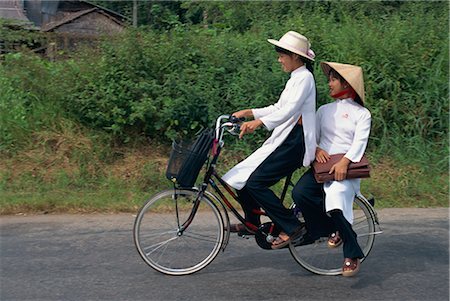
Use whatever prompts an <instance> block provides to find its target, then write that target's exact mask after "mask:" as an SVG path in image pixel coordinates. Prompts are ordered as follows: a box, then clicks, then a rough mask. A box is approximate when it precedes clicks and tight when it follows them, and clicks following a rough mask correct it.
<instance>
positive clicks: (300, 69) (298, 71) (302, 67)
mask: <svg viewBox="0 0 450 301" xmlns="http://www.w3.org/2000/svg"><path fill="white" fill-rule="evenodd" d="M304 70H306V66H305V65H303V66H301V67H298V68H297V69H295V70H294V71H292V72H291V78H292V77H294V76H296V75H298V74H300V73H302V72H303V71H304Z"/></svg>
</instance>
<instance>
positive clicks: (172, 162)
mask: <svg viewBox="0 0 450 301" xmlns="http://www.w3.org/2000/svg"><path fill="white" fill-rule="evenodd" d="M212 142H213V134H212V131H211V130H204V131H203V132H202V133H201V134H200V135H199V136H198V137H197V139H196V140H195V141H194V142H193V143H192V142H189V141H180V142H176V141H174V142H173V143H172V151H171V152H170V158H169V163H168V164H167V170H166V177H167V179H169V180H170V181H172V182H174V183H176V184H178V185H179V186H182V187H192V186H194V184H195V181H196V179H197V177H198V174H199V173H200V170H201V169H202V167H203V165H204V164H205V162H206V159H207V158H208V153H209V151H210V149H211V147H212Z"/></svg>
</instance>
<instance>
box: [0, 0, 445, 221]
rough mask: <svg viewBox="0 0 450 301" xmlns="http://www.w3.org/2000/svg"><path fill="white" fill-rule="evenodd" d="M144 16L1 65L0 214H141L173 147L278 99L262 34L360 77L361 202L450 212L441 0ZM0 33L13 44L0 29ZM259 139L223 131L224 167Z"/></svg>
mask: <svg viewBox="0 0 450 301" xmlns="http://www.w3.org/2000/svg"><path fill="white" fill-rule="evenodd" d="M97 2H101V1H97ZM108 3H109V4H108ZM103 4H104V5H111V6H114V5H119V4H117V3H115V2H105V3H103ZM128 5H129V4H128ZM141 5H144V4H141ZM111 8H112V9H116V10H120V9H123V10H124V12H123V13H126V12H127V9H128V8H127V7H126V5H125V4H123V6H122V7H121V6H116V7H111ZM148 9H149V16H152V14H154V15H155V16H156V15H157V16H159V19H158V18H156V17H155V18H149V19H148V20H147V19H142V20H141V21H140V22H141V23H143V24H141V26H140V27H138V28H136V29H131V28H130V29H129V30H127V31H126V32H125V33H124V34H122V35H120V36H117V37H115V38H113V39H111V38H108V39H105V41H103V42H101V43H100V44H99V46H98V47H95V48H92V47H90V48H80V49H79V50H78V51H77V52H73V53H60V54H59V55H60V56H59V59H57V60H56V61H53V62H52V61H49V60H47V59H46V58H44V57H40V56H37V55H35V54H33V53H31V52H30V51H28V50H27V49H26V48H24V49H23V50H22V51H20V52H17V53H10V54H6V55H2V56H1V57H0V87H1V93H0V156H1V159H0V214H16V213H20V212H124V211H125V212H135V211H136V210H137V208H138V207H139V206H140V205H141V204H142V202H143V201H144V200H145V199H146V198H147V197H149V196H150V195H151V194H153V193H154V192H156V191H158V190H160V189H163V188H169V187H171V186H170V185H171V183H170V182H169V181H168V180H166V179H165V176H164V172H165V167H166V163H167V157H168V154H169V151H170V143H171V140H172V139H174V138H180V137H181V138H183V137H192V136H193V135H194V134H195V133H196V132H197V131H199V130H200V129H201V128H204V127H206V126H211V125H212V122H213V121H214V120H215V118H216V117H217V116H219V115H221V114H224V113H232V112H234V111H236V110H238V109H242V108H247V107H257V106H264V105H268V104H270V103H273V102H274V101H275V100H276V99H277V98H278V93H279V91H281V90H282V88H283V86H284V83H285V81H286V80H287V75H286V74H284V73H283V72H282V71H281V69H280V67H279V64H278V63H277V61H276V54H275V52H274V51H273V48H272V47H271V46H270V44H269V43H267V42H266V39H267V38H276V39H278V38H280V37H281V36H282V35H283V34H284V33H285V32H286V31H288V30H291V29H292V30H296V31H298V32H301V33H303V34H305V35H306V36H307V37H308V38H310V39H311V41H312V49H314V51H315V52H316V55H317V56H316V61H317V62H319V61H337V62H343V63H351V64H356V65H360V66H362V67H363V69H364V72H365V73H364V78H365V85H366V93H367V95H366V98H367V107H368V108H369V110H370V111H371V113H372V132H371V136H370V142H369V149H368V155H369V158H370V159H371V162H372V167H373V172H372V177H371V178H370V179H367V180H364V181H363V185H362V187H363V192H364V194H367V195H370V194H372V195H374V196H375V198H376V199H377V206H378V207H434V206H440V207H442V206H444V207H446V206H448V192H449V178H448V166H449V149H448V146H449V140H448V121H449V98H448V95H449V90H448V89H449V84H448V80H449V70H448V66H449V57H448V53H449V40H448V28H447V27H445V26H442V24H448V21H449V13H448V3H447V2H445V1H442V2H439V1H435V2H403V1H391V2H387V1H386V2H342V3H340V2H236V3H230V2H158V4H155V3H153V5H151V6H149V7H148ZM205 12H207V14H205ZM149 20H151V22H150V21H149ZM145 22H147V23H145ZM0 34H1V36H3V37H7V38H9V39H15V38H17V35H21V33H20V32H11V31H10V30H9V29H8V27H6V26H4V25H3V24H2V23H0ZM27 37H28V38H29V39H30V40H32V39H33V37H30V36H29V35H28V34H27ZM315 77H316V82H317V88H318V95H319V97H318V99H319V105H321V104H323V103H326V102H328V101H330V99H329V98H328V96H327V94H328V93H327V86H326V79H325V77H324V76H323V74H322V72H321V70H320V69H319V64H318V63H317V64H316V65H315ZM266 135H267V132H264V131H263V130H260V131H258V133H256V134H255V135H253V136H251V137H245V139H243V140H241V141H238V140H236V139H234V138H232V137H228V138H227V147H226V149H225V151H224V156H223V158H222V159H221V162H220V163H221V168H222V170H224V171H225V170H226V169H228V168H229V167H231V166H232V165H233V164H235V163H236V162H238V161H239V160H241V159H242V158H244V157H245V156H246V155H247V154H249V153H250V152H251V151H252V150H253V149H254V148H255V145H259V144H260V143H261V142H262V141H263V140H264V139H265V137H266ZM301 172H303V170H300V171H299V173H298V175H297V177H298V176H299V175H300V173H301ZM277 189H279V188H277Z"/></svg>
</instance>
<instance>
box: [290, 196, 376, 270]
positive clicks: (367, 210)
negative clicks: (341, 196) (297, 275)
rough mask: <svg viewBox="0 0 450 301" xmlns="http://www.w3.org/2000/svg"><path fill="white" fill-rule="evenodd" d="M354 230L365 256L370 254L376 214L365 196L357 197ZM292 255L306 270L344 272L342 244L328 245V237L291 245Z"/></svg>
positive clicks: (354, 211) (354, 207) (354, 208)
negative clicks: (309, 242)
mask: <svg viewBox="0 0 450 301" xmlns="http://www.w3.org/2000/svg"><path fill="white" fill-rule="evenodd" d="M353 215H354V220H353V225H352V226H353V230H354V231H355V232H356V234H357V239H358V244H359V246H360V247H361V249H362V251H363V253H364V258H362V259H361V262H362V261H364V259H365V258H366V257H367V255H369V252H370V250H371V249H372V246H373V244H374V240H375V234H376V233H375V216H374V214H373V209H372V208H371V205H370V204H369V203H368V202H367V201H366V200H364V199H363V198H360V197H356V198H355V201H354V204H353ZM289 251H290V252H291V255H292V257H294V259H295V260H296V261H297V262H298V263H299V264H300V265H301V266H302V267H303V268H305V269H306V270H308V271H310V272H313V273H315V274H319V275H339V274H342V262H343V260H344V258H343V253H342V246H341V247H338V248H329V247H328V237H322V238H320V239H318V240H316V241H315V242H314V243H312V244H309V245H303V246H295V245H293V244H290V245H289Z"/></svg>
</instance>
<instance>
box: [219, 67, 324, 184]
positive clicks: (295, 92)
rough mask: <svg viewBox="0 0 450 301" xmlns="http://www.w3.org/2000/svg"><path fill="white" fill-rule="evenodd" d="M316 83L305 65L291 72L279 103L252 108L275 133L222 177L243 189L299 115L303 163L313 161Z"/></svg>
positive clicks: (279, 143)
mask: <svg viewBox="0 0 450 301" xmlns="http://www.w3.org/2000/svg"><path fill="white" fill-rule="evenodd" d="M315 111H316V86H315V82H314V77H313V75H312V74H311V72H309V71H308V69H306V67H305V66H302V67H300V68H297V69H296V70H294V71H293V72H292V73H291V78H290V79H289V80H288V82H287V83H286V87H285V88H284V90H283V92H282V93H281V95H280V99H279V100H278V101H277V103H275V104H273V105H270V106H267V107H264V108H258V109H253V110H252V113H253V116H254V118H255V119H260V120H261V121H262V122H263V124H264V125H265V127H266V128H267V129H268V130H269V131H271V130H273V132H272V135H271V136H270V137H269V138H268V139H267V140H266V141H265V142H264V144H263V145H262V146H261V147H260V148H259V149H257V150H256V151H255V152H254V153H252V154H251V155H250V156H249V157H247V158H246V159H245V160H243V161H241V162H240V163H239V164H237V165H236V166H235V167H233V168H232V169H230V170H229V171H228V172H227V173H226V174H225V175H224V176H223V177H222V179H223V180H224V181H225V182H227V183H228V185H230V186H231V187H233V188H235V189H242V188H243V187H244V186H245V184H246V182H247V180H248V178H249V177H250V175H251V174H252V173H253V171H254V170H255V169H256V168H257V167H258V166H259V165H260V164H261V163H262V162H263V161H264V160H265V159H266V158H267V157H268V156H269V155H270V154H271V153H272V152H273V151H275V149H276V148H277V147H278V146H280V145H281V144H282V143H283V142H284V140H286V138H287V136H288V135H289V133H290V132H291V131H292V129H293V128H294V126H295V125H296V124H297V122H298V120H299V118H300V116H302V122H303V134H304V137H305V156H304V157H303V166H309V165H310V164H311V163H312V161H313V160H314V154H315V148H316V136H315V134H316V129H315V127H316V123H315Z"/></svg>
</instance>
